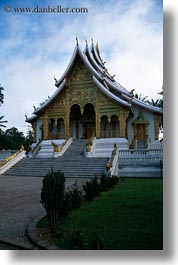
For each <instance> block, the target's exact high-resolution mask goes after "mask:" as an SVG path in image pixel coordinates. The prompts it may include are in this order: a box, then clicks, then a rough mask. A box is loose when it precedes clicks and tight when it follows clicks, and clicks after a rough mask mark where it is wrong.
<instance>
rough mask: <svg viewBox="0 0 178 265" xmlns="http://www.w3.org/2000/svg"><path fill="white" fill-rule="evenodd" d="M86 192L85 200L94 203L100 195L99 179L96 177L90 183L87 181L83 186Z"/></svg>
mask: <svg viewBox="0 0 178 265" xmlns="http://www.w3.org/2000/svg"><path fill="white" fill-rule="evenodd" d="M83 189H84V191H85V198H86V200H87V201H92V200H93V199H94V197H95V196H98V195H99V194H100V185H99V183H98V178H97V177H96V176H95V177H94V178H92V179H91V180H90V181H86V183H85V184H84V185H83Z"/></svg>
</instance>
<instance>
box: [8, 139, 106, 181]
mask: <svg viewBox="0 0 178 265" xmlns="http://www.w3.org/2000/svg"><path fill="white" fill-rule="evenodd" d="M86 143H87V140H85V139H82V140H75V141H73V142H72V144H71V145H70V146H69V148H68V149H67V150H66V152H65V153H64V155H63V156H62V157H58V158H51V157H50V158H23V159H22V160H21V161H20V162H18V163H17V164H15V165H14V166H13V167H11V168H10V169H9V170H8V171H6V172H5V173H4V175H15V176H34V177H43V176H45V175H46V174H47V173H48V172H49V171H50V170H51V169H53V170H61V171H63V172H64V174H65V176H66V177H68V178H76V177H78V178H91V177H93V176H94V174H96V175H97V176H98V177H100V176H101V174H102V173H103V172H104V171H105V166H106V163H107V161H108V158H86V157H84V148H85V145H86Z"/></svg>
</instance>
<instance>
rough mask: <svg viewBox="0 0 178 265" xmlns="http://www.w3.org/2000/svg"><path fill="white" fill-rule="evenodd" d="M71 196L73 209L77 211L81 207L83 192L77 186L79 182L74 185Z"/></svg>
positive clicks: (70, 191) (70, 192)
mask: <svg viewBox="0 0 178 265" xmlns="http://www.w3.org/2000/svg"><path fill="white" fill-rule="evenodd" d="M69 195H70V205H71V208H72V209H76V208H79V207H80V204H81V202H82V191H81V190H79V188H78V186H77V181H76V182H75V184H73V185H72V186H71V188H70V190H69Z"/></svg>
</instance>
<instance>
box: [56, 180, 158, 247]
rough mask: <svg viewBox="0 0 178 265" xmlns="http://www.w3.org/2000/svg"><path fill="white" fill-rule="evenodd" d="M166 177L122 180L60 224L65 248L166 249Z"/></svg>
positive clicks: (61, 242) (61, 238)
mask: <svg viewBox="0 0 178 265" xmlns="http://www.w3.org/2000/svg"><path fill="white" fill-rule="evenodd" d="M162 192H163V180H162V179H121V180H120V181H119V184H118V185H117V186H116V187H115V188H114V189H112V190H109V191H107V192H103V193H101V195H100V196H99V197H96V198H95V199H94V201H92V202H85V203H83V204H82V206H81V207H80V208H79V209H78V210H75V211H72V212H71V213H70V215H69V216H68V217H67V218H66V219H64V220H63V222H62V223H60V224H59V231H60V233H59V236H58V239H57V243H58V245H59V246H60V247H61V248H63V249H108V250H109V249H113V250H114V249H118V250H119V249H120V250H129V249H130V250H136V249H137V250H139V249H140V250H151V249H152V250H157V249H162V248H163V194H162Z"/></svg>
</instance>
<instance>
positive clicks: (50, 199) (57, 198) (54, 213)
mask: <svg viewBox="0 0 178 265" xmlns="http://www.w3.org/2000/svg"><path fill="white" fill-rule="evenodd" d="M64 191H65V176H64V173H63V172H61V171H56V172H54V171H53V170H51V172H49V173H48V174H47V175H46V176H45V177H44V179H43V187H42V190H41V203H42V205H43V207H44V208H45V210H46V215H47V218H48V221H49V225H50V230H51V233H53V234H55V233H56V223H57V220H58V219H60V218H61V217H64V216H65V215H66V214H67V212H66V211H67V209H68V207H67V205H68V202H69V200H68V198H67V197H66V196H65V193H64Z"/></svg>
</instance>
